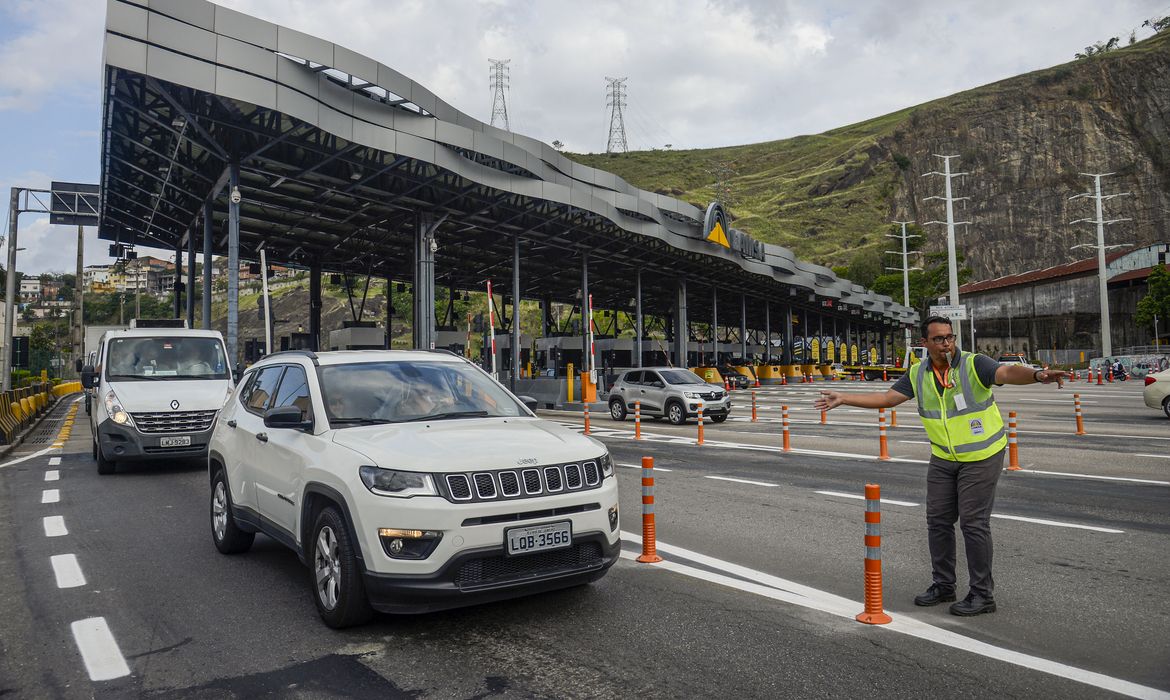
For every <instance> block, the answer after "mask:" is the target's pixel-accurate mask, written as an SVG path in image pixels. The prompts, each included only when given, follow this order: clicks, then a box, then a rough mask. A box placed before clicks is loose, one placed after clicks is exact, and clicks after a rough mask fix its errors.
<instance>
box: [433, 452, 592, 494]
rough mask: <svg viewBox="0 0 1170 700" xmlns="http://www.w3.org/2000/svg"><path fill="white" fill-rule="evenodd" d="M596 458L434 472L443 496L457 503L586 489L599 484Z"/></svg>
mask: <svg viewBox="0 0 1170 700" xmlns="http://www.w3.org/2000/svg"><path fill="white" fill-rule="evenodd" d="M601 480H602V474H601V469H600V467H598V465H597V462H596V460H590V461H588V462H581V463H579V464H578V463H569V464H549V465H547V466H543V467H534V468H528V469H524V470H522V471H519V472H517V471H516V470H514V469H504V470H501V471H491V472H467V473H455V474H442V475H436V481H437V482H438V483H439V484H440V485H442V486H443V488H442V491H443V494H442V495H443V497H445V498H446V499H447V500H448V501H453V502H456V503H472V502H474V503H479V502H483V501H502V500H505V499H508V500H512V499H517V498H533V497H536V496H547V495H550V494H557V493H565V492H574V491H587V490H590V489H595V488H597V487H599V486H600V485H601Z"/></svg>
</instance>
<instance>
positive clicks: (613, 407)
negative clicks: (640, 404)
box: [609, 399, 626, 421]
mask: <svg viewBox="0 0 1170 700" xmlns="http://www.w3.org/2000/svg"><path fill="white" fill-rule="evenodd" d="M609 415H610V417H611V418H613V419H614V420H616V421H623V420H625V419H626V405H625V404H624V403H622V401H621V399H614V400H613V401H610V402H609Z"/></svg>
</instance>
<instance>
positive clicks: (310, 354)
mask: <svg viewBox="0 0 1170 700" xmlns="http://www.w3.org/2000/svg"><path fill="white" fill-rule="evenodd" d="M277 355H300V356H301V357H307V358H309V359H310V360H312V361H313V364H314V365H316V364H317V353H315V352H313V351H312V350H277V351H276V352H274V353H269V354H267V355H265V356H264V357H262V358H260V359H262V360H267V359H268V358H270V357H276V356H277Z"/></svg>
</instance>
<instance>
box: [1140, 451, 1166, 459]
mask: <svg viewBox="0 0 1170 700" xmlns="http://www.w3.org/2000/svg"><path fill="white" fill-rule="evenodd" d="M1134 457H1157V458H1158V459H1170V455H1146V454H1142V453H1140V452H1139V453H1137V454H1135V455H1134Z"/></svg>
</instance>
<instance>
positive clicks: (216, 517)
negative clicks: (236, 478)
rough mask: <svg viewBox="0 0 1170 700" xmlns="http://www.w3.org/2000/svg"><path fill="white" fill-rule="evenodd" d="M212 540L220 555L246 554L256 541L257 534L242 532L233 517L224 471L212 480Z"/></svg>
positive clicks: (230, 495) (219, 472)
mask: <svg viewBox="0 0 1170 700" xmlns="http://www.w3.org/2000/svg"><path fill="white" fill-rule="evenodd" d="M211 539H212V541H213V542H215V548H216V549H218V550H219V553H220V554H239V553H240V552H246V551H248V550H249V549H251V547H252V542H253V541H254V540H255V539H256V533H254V532H244V531H243V530H241V529H240V526H239V525H237V524H236V519H235V517H234V516H232V492H231V489H229V488H228V483H227V477H225V476H224V474H223V470H222V469H220V470H218V471H217V472H215V478H213V479H212V480H211Z"/></svg>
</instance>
